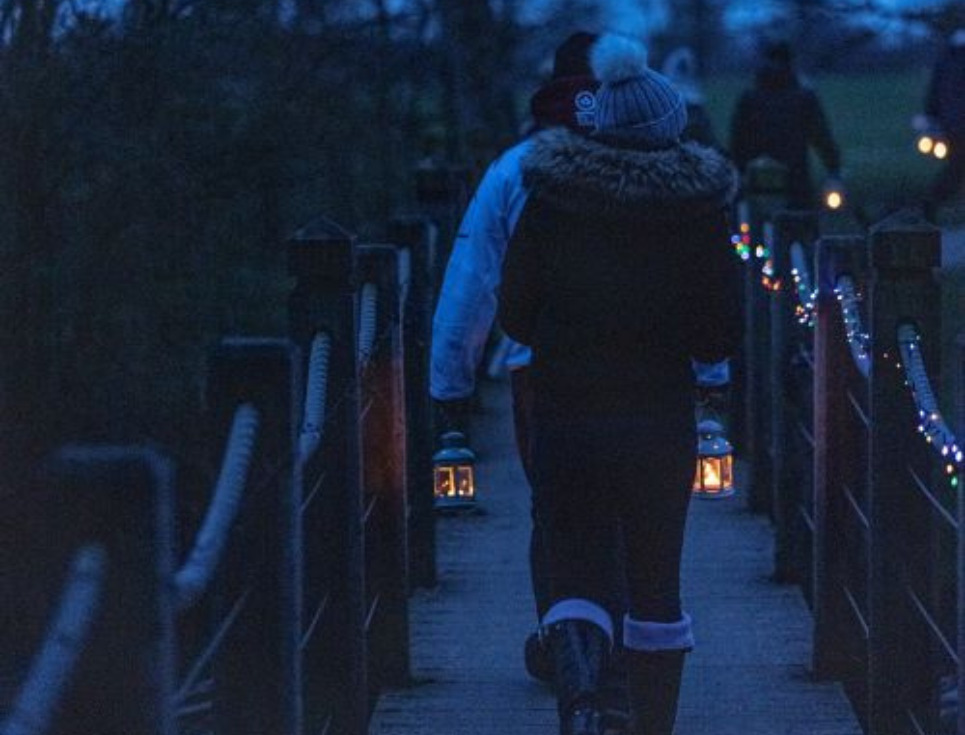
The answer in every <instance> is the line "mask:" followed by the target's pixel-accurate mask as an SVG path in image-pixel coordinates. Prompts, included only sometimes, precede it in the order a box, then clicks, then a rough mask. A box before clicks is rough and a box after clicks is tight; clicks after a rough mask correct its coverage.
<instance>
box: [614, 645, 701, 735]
mask: <svg viewBox="0 0 965 735" xmlns="http://www.w3.org/2000/svg"><path fill="white" fill-rule="evenodd" d="M686 655H687V654H686V651H627V652H626V657H627V684H628V687H629V697H630V731H629V735H672V733H673V726H674V722H675V721H676V719H677V701H678V699H679V697H680V681H681V679H682V678H683V671H684V656H686Z"/></svg>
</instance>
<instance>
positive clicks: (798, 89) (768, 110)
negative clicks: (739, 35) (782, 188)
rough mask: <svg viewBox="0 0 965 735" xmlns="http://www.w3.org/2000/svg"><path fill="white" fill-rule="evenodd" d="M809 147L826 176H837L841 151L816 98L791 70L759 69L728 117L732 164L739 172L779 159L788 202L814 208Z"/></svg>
mask: <svg viewBox="0 0 965 735" xmlns="http://www.w3.org/2000/svg"><path fill="white" fill-rule="evenodd" d="M809 147H813V148H814V149H815V151H816V152H817V154H818V155H819V156H820V158H821V161H822V163H823V164H824V166H825V168H826V169H828V171H829V172H830V173H831V174H833V175H837V174H838V173H839V170H840V167H841V156H840V151H839V150H838V146H837V145H836V144H835V142H834V138H833V137H832V135H831V128H830V127H829V126H828V122H827V118H826V117H825V114H824V109H823V108H822V107H821V103H820V101H819V100H818V97H817V95H816V94H815V93H814V91H813V90H811V89H808V88H807V87H804V86H802V85H801V84H800V82H799V81H798V79H797V76H796V75H795V73H794V72H793V70H791V69H787V68H784V69H775V68H765V69H762V70H761V71H759V72H758V75H757V80H756V83H755V86H754V88H753V89H750V90H748V91H746V92H744V93H743V94H742V95H741V97H740V99H739V100H738V102H737V107H736V108H735V110H734V115H733V117H732V118H731V135H730V153H731V157H732V158H733V160H734V163H735V164H737V167H738V168H739V169H740V170H741V171H742V172H743V171H744V169H745V167H746V166H747V164H748V163H749V162H750V161H752V160H754V159H755V158H758V157H760V156H768V157H770V158H773V159H775V160H777V161H780V162H781V163H783V164H784V165H785V166H787V168H788V173H789V177H790V181H789V186H788V189H789V192H788V193H789V199H790V202H791V204H793V205H794V206H801V207H813V206H814V201H813V200H814V191H813V183H812V181H811V173H810V166H809V163H808V149H809Z"/></svg>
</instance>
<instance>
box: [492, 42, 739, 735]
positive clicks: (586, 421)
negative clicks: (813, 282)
mask: <svg viewBox="0 0 965 735" xmlns="http://www.w3.org/2000/svg"><path fill="white" fill-rule="evenodd" d="M590 58H591V63H592V66H593V70H594V72H595V76H596V78H597V79H599V80H600V82H601V87H600V89H599V91H598V93H597V110H596V131H595V133H594V134H593V136H592V137H587V136H583V135H575V134H573V133H572V132H570V131H567V130H563V129H553V130H546V131H543V132H541V133H538V134H537V135H536V136H534V138H533V141H532V143H531V146H530V149H529V150H528V152H527V153H526V155H525V157H524V158H523V160H522V167H523V179H524V182H525V186H526V188H527V190H528V191H529V192H530V193H529V197H528V198H527V201H526V204H525V206H524V208H523V213H522V215H521V216H520V220H519V222H518V224H517V226H516V228H515V230H514V232H513V235H512V239H511V242H510V245H509V247H508V248H507V250H506V257H505V262H504V265H503V279H502V286H501V291H500V302H499V303H500V307H499V319H500V322H501V324H502V326H503V328H504V329H505V330H506V332H507V333H508V334H509V335H510V336H511V337H512V338H513V339H515V340H517V341H519V342H521V343H523V344H526V345H529V346H530V347H531V349H532V362H531V366H530V373H531V376H530V377H531V382H532V390H533V407H532V416H531V426H530V431H531V437H530V462H531V470H532V481H533V489H534V493H535V495H536V497H537V500H536V503H537V505H538V506H539V508H540V514H541V519H540V529H541V531H542V533H543V543H544V545H545V553H546V555H547V559H548V566H549V586H550V601H551V604H550V607H549V610H547V612H546V614H545V615H544V616H543V625H544V626H545V627H546V628H547V631H548V639H549V645H550V650H551V653H552V658H553V664H554V679H555V684H556V694H557V704H558V711H559V718H560V732H561V734H562V735H599V733H602V732H603V722H602V715H601V710H600V701H599V693H600V689H599V684H600V677H601V673H602V672H603V670H604V668H605V666H606V661H607V658H608V656H609V652H610V651H611V648H612V645H613V635H614V630H615V629H616V628H617V626H616V625H615V621H614V620H613V616H612V613H611V612H610V610H609V609H608V606H607V602H606V600H607V596H608V594H609V582H608V576H609V574H610V568H609V563H610V562H609V553H610V552H609V550H610V549H612V548H613V546H614V544H613V539H614V537H615V536H616V537H618V538H619V539H620V543H619V544H617V546H618V547H619V548H621V549H622V554H623V559H622V564H621V568H622V569H623V570H624V573H625V577H626V590H627V596H628V604H627V606H626V609H625V613H624V616H623V621H622V622H623V625H622V640H623V644H624V648H625V653H626V666H627V679H628V690H629V699H630V709H631V717H632V725H631V730H632V732H633V733H634V734H635V735H670V733H671V732H672V730H673V723H674V720H675V717H676V711H677V699H678V693H679V687H680V680H681V675H682V671H683V662H684V656H685V653H686V651H688V650H690V649H691V647H692V646H693V645H694V641H693V634H692V628H691V619H690V616H689V615H688V614H687V613H686V612H685V610H684V609H683V606H682V602H681V599H680V560H681V553H682V546H683V538H684V526H685V519H686V514H687V508H688V504H689V499H690V483H691V481H692V479H693V471H694V466H695V454H696V436H695V427H694V419H693V374H692V372H691V361H692V360H694V359H696V360H698V361H700V362H705V363H719V362H721V361H723V360H725V359H727V358H728V357H729V356H731V355H732V354H733V353H734V351H735V350H736V348H737V346H738V345H739V343H740V337H741V334H740V332H741V321H740V314H739V310H738V303H739V299H738V283H739V276H738V263H737V260H736V259H735V258H734V256H733V253H732V251H731V248H730V245H729V236H730V229H729V225H728V221H727V214H726V213H727V209H728V207H729V205H730V203H731V201H732V198H733V196H734V193H735V190H736V186H737V176H736V172H735V171H734V170H733V168H732V166H731V165H730V164H729V163H728V162H727V160H726V159H725V158H724V157H723V156H722V155H720V154H719V153H718V152H716V151H714V150H712V149H710V148H707V147H704V146H701V145H699V144H697V143H693V142H688V143H681V142H680V135H681V133H682V131H683V130H684V127H685V126H686V122H687V117H686V111H685V103H684V100H683V99H682V97H681V95H680V94H679V92H677V90H676V89H674V87H673V86H672V85H671V84H670V83H669V81H668V80H667V79H666V78H665V77H663V76H662V75H660V74H658V73H657V72H655V71H653V70H652V69H650V68H649V67H648V66H647V63H646V49H645V48H644V47H643V45H642V44H640V43H639V42H638V41H636V40H633V39H630V38H628V37H624V36H618V35H614V34H607V35H605V36H603V37H602V38H600V40H599V41H598V42H597V43H596V44H595V45H594V47H593V49H592V51H591V57H590Z"/></svg>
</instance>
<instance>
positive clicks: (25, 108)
mask: <svg viewBox="0 0 965 735" xmlns="http://www.w3.org/2000/svg"><path fill="white" fill-rule="evenodd" d="M840 1H841V2H842V3H843V2H844V0H840ZM627 2H628V4H630V0H627ZM849 4H850V5H853V3H849ZM525 5H526V3H525V1H524V0H500V1H498V2H497V1H496V0H411V2H408V3H405V4H404V5H402V6H400V5H399V4H398V3H390V2H389V0H124V1H123V3H122V4H120V5H118V4H117V3H107V2H106V1H105V2H103V3H100V4H98V3H91V2H85V0H0V466H3V467H7V468H9V467H15V466H20V464H21V463H23V462H33V461H35V460H36V459H37V458H38V457H39V456H42V454H43V453H44V452H46V451H48V450H49V449H50V447H51V446H53V445H55V444H56V443H59V442H61V441H64V440H68V439H85V440H110V441H142V440H150V441H157V442H160V443H162V444H164V445H166V446H167V447H169V448H171V449H173V450H174V451H175V452H177V453H180V454H184V455H186V456H190V455H191V453H192V451H193V450H192V447H193V446H195V445H196V444H197V439H198V437H197V433H198V432H199V431H200V429H199V428H198V427H199V423H198V422H196V421H193V420H191V419H192V417H194V416H195V415H196V414H198V412H199V411H200V408H201V407H200V395H201V392H202V390H201V389H202V381H203V372H202V369H201V368H202V366H203V364H204V355H205V352H206V350H207V349H208V347H209V346H210V345H211V343H212V341H213V340H214V339H216V338H217V337H218V336H219V335H221V334H226V333H234V334H279V333H282V332H283V331H284V328H285V323H284V322H285V318H284V314H283V304H284V294H285V289H286V287H287V279H286V274H285V273H284V258H283V255H282V252H281V243H282V241H283V239H284V237H285V235H286V234H287V233H289V232H291V231H292V230H293V229H294V228H295V227H297V226H298V225H299V224H301V223H303V222H305V221H307V220H308V219H310V218H312V217H314V216H316V215H318V214H326V215H328V216H330V217H332V218H333V219H335V220H337V221H339V222H341V223H342V224H344V225H345V226H347V227H348V228H349V229H351V230H354V231H356V232H359V233H360V234H362V235H363V236H371V237H380V236H381V228H382V225H383V224H384V223H385V222H386V221H387V219H388V218H389V217H390V216H391V215H392V214H394V213H397V212H399V211H402V210H405V209H409V208H411V207H412V206H413V201H412V197H413V193H414V188H415V187H414V186H413V182H412V172H413V169H414V167H415V166H416V165H417V164H418V163H419V162H420V161H425V160H437V161H452V162H457V163H460V164H463V165H468V166H469V169H470V171H478V170H479V169H480V168H481V167H482V166H483V165H485V163H487V162H488V161H489V160H490V159H491V158H492V156H493V155H494V154H495V153H496V152H497V151H498V150H500V149H501V148H502V147H504V146H505V145H506V144H507V143H508V142H510V141H511V140H513V139H514V138H515V137H516V136H517V135H518V134H519V132H520V129H521V128H522V127H523V126H524V124H525V122H526V109H525V104H526V100H527V98H528V94H529V93H530V92H531V91H532V90H533V88H534V87H535V84H536V83H537V77H538V76H539V74H540V73H541V72H544V71H545V69H544V68H541V65H545V62H546V60H547V58H548V57H549V55H550V52H551V50H552V47H553V45H554V43H555V42H556V41H558V40H560V39H561V38H563V36H564V35H565V34H566V33H568V32H569V31H571V30H573V29H575V28H576V27H588V26H592V24H593V23H594V22H595V21H596V20H597V19H598V16H597V12H598V11H599V8H598V7H597V5H600V4H599V3H595V2H592V1H591V0H557V2H556V12H555V13H554V14H553V15H552V16H550V17H549V18H548V19H547V20H546V21H545V22H543V23H541V24H540V26H539V27H538V28H533V27H527V26H525V25H524V24H522V23H521V21H520V18H521V17H522V13H523V10H524V9H525V8H524V6H525ZM645 5H646V3H643V2H641V3H640V6H641V7H643V6H645ZM792 5H793V6H794V7H796V8H798V10H799V11H800V14H799V17H800V19H801V27H802V28H804V27H805V26H806V25H807V23H806V21H808V19H812V20H813V19H817V21H821V22H824V21H823V20H822V18H824V16H822V15H820V13H824V12H826V11H827V9H828V8H830V9H831V11H833V12H835V13H837V12H838V11H837V10H835V8H834V6H833V5H830V4H828V3H827V2H817V0H796V2H794V3H792ZM872 6H874V3H868V7H872ZM952 6H954V4H952ZM105 7H110V8H112V9H113V10H112V12H111V13H109V14H108V13H106V12H105V10H104V8H105ZM400 7H401V9H400ZM842 7H843V6H842ZM673 12H674V13H675V19H674V23H672V24H671V26H672V27H671V28H670V29H669V30H668V32H667V34H666V36H667V37H666V38H665V39H663V41H664V43H665V45H667V46H668V47H669V45H675V44H676V43H679V42H688V43H691V44H694V45H696V46H697V48H698V50H700V51H701V56H702V58H706V59H707V60H710V61H712V62H715V63H714V64H713V65H712V66H711V68H714V67H715V66H718V65H719V62H721V61H725V60H726V57H727V54H728V44H729V43H730V40H729V39H728V38H727V37H726V35H725V34H723V33H721V32H720V23H721V17H722V14H723V12H724V4H723V3H722V2H721V0H690V1H689V2H687V3H680V4H674V5H673ZM841 12H843V11H841ZM802 32H803V31H802ZM658 46H659V43H658ZM14 474H16V473H14Z"/></svg>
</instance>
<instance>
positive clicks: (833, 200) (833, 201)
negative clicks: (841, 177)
mask: <svg viewBox="0 0 965 735" xmlns="http://www.w3.org/2000/svg"><path fill="white" fill-rule="evenodd" d="M824 201H825V203H826V204H827V205H828V209H839V208H840V207H841V205H842V204H844V198H843V197H842V196H841V192H839V191H829V192H828V195H827V196H826V197H825V198H824Z"/></svg>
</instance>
